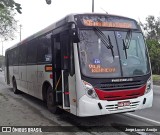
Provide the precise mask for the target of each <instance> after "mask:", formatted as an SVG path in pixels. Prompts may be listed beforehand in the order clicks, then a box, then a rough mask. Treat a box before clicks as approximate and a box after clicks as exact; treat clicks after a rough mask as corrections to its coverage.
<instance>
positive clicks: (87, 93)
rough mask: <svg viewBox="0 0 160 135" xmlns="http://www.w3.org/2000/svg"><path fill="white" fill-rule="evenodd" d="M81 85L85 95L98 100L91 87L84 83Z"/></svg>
mask: <svg viewBox="0 0 160 135" xmlns="http://www.w3.org/2000/svg"><path fill="white" fill-rule="evenodd" d="M83 84H84V88H85V90H86V95H87V96H88V97H90V98H98V96H97V93H96V92H95V90H94V88H93V86H92V85H91V84H90V83H88V82H86V81H83Z"/></svg>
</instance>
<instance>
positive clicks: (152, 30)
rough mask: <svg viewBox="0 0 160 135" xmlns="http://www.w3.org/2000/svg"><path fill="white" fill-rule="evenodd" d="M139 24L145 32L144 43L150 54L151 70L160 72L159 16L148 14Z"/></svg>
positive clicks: (156, 72)
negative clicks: (143, 21)
mask: <svg viewBox="0 0 160 135" xmlns="http://www.w3.org/2000/svg"><path fill="white" fill-rule="evenodd" d="M141 26H142V27H143V29H144V30H145V33H146V35H145V36H146V39H147V40H146V43H147V46H148V51H149V55H150V60H151V65H152V72H153V73H154V74H160V17H158V18H157V19H156V18H155V17H154V16H148V17H147V18H146V23H144V24H142V23H141Z"/></svg>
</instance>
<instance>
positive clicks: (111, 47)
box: [108, 35, 114, 58]
mask: <svg viewBox="0 0 160 135" xmlns="http://www.w3.org/2000/svg"><path fill="white" fill-rule="evenodd" d="M108 40H109V44H110V49H111V52H112V56H113V58H114V51H113V45H112V43H111V39H110V36H109V35H108Z"/></svg>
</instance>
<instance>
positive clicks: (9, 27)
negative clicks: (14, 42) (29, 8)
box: [0, 0, 21, 40]
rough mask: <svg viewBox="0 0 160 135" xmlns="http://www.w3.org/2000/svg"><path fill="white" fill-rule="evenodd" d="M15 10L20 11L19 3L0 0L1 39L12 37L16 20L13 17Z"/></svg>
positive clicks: (15, 27) (10, 0)
mask: <svg viewBox="0 0 160 135" xmlns="http://www.w3.org/2000/svg"><path fill="white" fill-rule="evenodd" d="M15 10H16V11H17V12H18V13H21V6H20V4H18V3H16V2H14V0H0V38H1V39H2V40H8V39H9V38H11V39H12V38H13V37H14V32H15V31H16V29H17V21H16V20H15V19H14V16H15V14H16V13H15Z"/></svg>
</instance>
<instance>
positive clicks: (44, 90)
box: [42, 81, 52, 102]
mask: <svg viewBox="0 0 160 135" xmlns="http://www.w3.org/2000/svg"><path fill="white" fill-rule="evenodd" d="M49 86H51V87H52V85H51V83H50V82H49V81H44V83H43V85H42V99H43V101H45V102H46V99H47V89H48V87H49Z"/></svg>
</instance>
